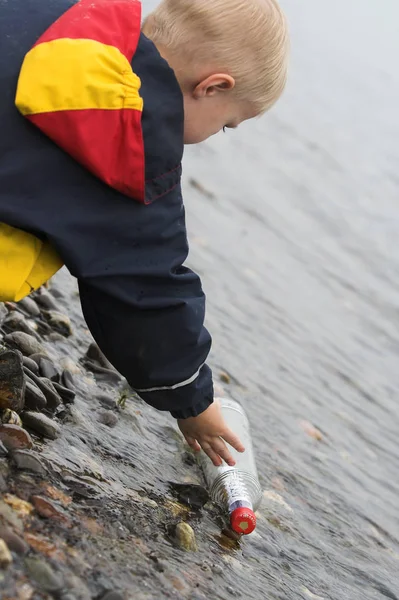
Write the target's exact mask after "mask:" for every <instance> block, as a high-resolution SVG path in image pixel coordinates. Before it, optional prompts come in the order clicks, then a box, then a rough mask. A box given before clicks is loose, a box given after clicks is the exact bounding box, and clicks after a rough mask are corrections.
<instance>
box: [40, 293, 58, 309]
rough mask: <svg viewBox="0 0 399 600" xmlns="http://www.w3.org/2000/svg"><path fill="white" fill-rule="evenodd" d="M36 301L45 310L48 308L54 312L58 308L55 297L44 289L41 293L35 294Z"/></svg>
mask: <svg viewBox="0 0 399 600" xmlns="http://www.w3.org/2000/svg"><path fill="white" fill-rule="evenodd" d="M35 300H36V302H37V304H39V305H40V306H42V307H43V308H47V309H48V310H54V309H57V308H58V306H57V303H56V301H55V300H54V298H53V296H52V295H51V294H50V293H49V292H47V291H46V290H44V289H43V288H41V290H40V293H37V294H35Z"/></svg>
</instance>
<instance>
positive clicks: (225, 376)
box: [219, 371, 231, 383]
mask: <svg viewBox="0 0 399 600" xmlns="http://www.w3.org/2000/svg"><path fill="white" fill-rule="evenodd" d="M219 377H220V381H223V383H230V382H231V378H230V375H229V374H228V373H226V372H225V371H222V372H221V373H220V374H219Z"/></svg>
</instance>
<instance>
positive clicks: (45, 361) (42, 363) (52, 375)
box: [39, 356, 59, 381]
mask: <svg viewBox="0 0 399 600" xmlns="http://www.w3.org/2000/svg"><path fill="white" fill-rule="evenodd" d="M39 369H40V374H41V375H42V376H43V377H46V378H47V379H55V380H56V381H57V380H58V377H59V374H58V371H57V369H56V368H55V366H54V364H53V362H52V361H51V360H50V359H49V358H47V357H43V356H41V357H40V359H39Z"/></svg>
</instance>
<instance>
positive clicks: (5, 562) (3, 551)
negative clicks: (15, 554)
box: [0, 538, 12, 569]
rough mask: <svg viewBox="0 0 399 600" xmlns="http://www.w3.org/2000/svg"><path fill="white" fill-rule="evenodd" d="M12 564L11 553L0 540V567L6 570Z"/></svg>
mask: <svg viewBox="0 0 399 600" xmlns="http://www.w3.org/2000/svg"><path fill="white" fill-rule="evenodd" d="M11 563H12V556H11V552H10V551H9V549H8V546H7V544H6V543H5V541H4V540H3V539H1V538H0V567H2V568H3V569H6V568H7V567H9V566H10V564H11Z"/></svg>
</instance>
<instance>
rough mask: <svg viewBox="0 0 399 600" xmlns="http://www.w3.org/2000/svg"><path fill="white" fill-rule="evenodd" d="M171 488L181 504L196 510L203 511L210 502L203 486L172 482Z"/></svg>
mask: <svg viewBox="0 0 399 600" xmlns="http://www.w3.org/2000/svg"><path fill="white" fill-rule="evenodd" d="M169 487H170V489H171V491H172V492H173V494H174V496H176V498H177V499H178V500H179V502H182V503H183V504H186V505H187V506H190V507H191V508H194V509H196V510H199V509H201V508H202V507H203V506H204V505H205V504H206V503H207V502H208V500H209V494H208V492H207V491H206V489H205V488H203V487H202V486H201V485H196V484H191V483H173V482H170V483H169Z"/></svg>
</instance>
